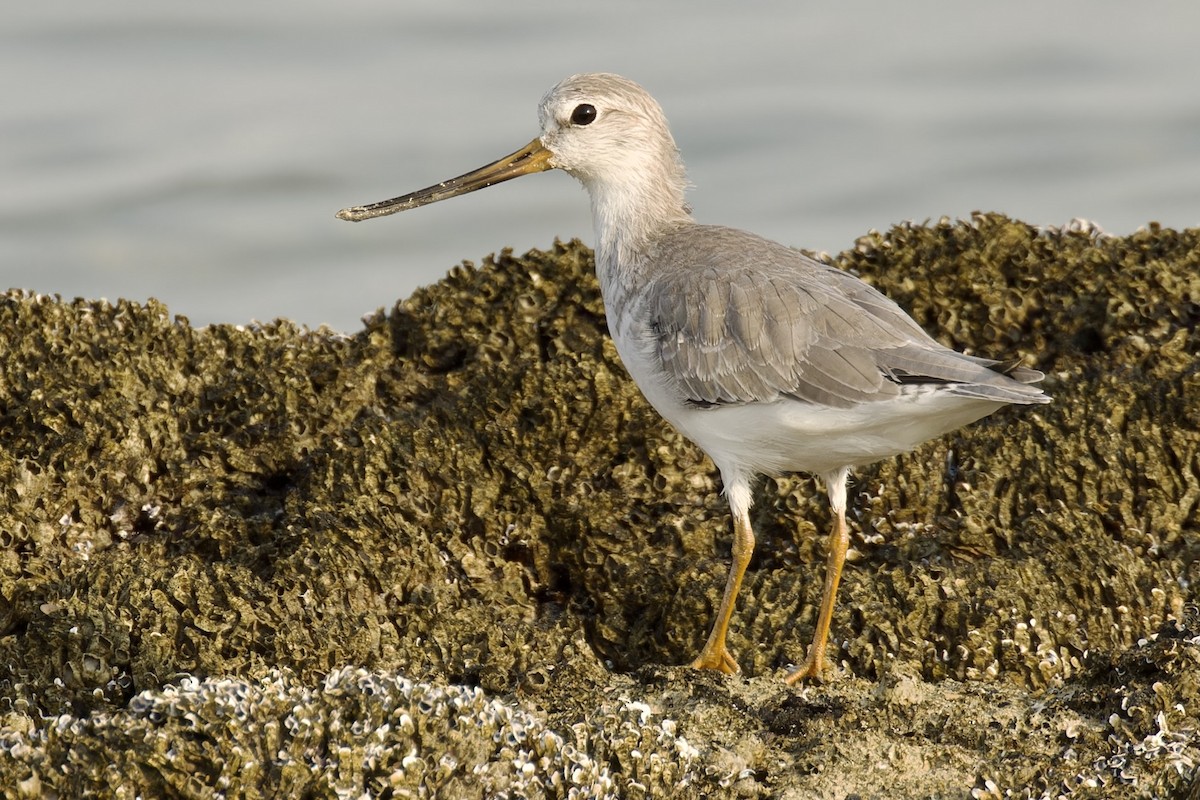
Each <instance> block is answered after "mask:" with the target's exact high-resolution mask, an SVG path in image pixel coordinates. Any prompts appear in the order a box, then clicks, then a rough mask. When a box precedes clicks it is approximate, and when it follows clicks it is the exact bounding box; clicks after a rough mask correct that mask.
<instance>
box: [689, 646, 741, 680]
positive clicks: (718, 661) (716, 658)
mask: <svg viewBox="0 0 1200 800" xmlns="http://www.w3.org/2000/svg"><path fill="white" fill-rule="evenodd" d="M691 667H692V669H715V670H719V671H721V672H724V673H725V674H726V675H736V674H737V673H738V672H740V670H739V668H738V664H737V662H736V661H734V660H733V656H732V655H730V653H729V650H728V649H726V647H725V645H723V644H722V645H721V646H720V647H709V646H707V645H705V647H704V649H703V650H702V651H700V655H698V656H697V657H696V660H695V661H693V662H692V663H691Z"/></svg>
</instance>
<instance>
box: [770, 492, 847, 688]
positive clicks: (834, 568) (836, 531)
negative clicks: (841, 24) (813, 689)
mask: <svg viewBox="0 0 1200 800" xmlns="http://www.w3.org/2000/svg"><path fill="white" fill-rule="evenodd" d="M847 475H848V470H839V471H838V472H836V473H832V474H830V475H828V476H826V478H825V482H826V486H827V490H828V492H829V506H830V509H831V510H832V511H833V530H831V531H830V532H829V558H828V560H827V561H826V563H825V589H824V592H823V593H822V595H821V613H820V614H819V615H818V616H817V629H816V630H815V631H814V632H813V642H812V646H811V647H810V648H809V649H808V658H807V659H805V661H804V664H803V665H802V666H801V667H800V668H799V669H797V670H796V671H794V672H792V673H790V674H789V675H788V676H787V677H786V678H784V681H785V682H786V683H789V684H792V683H795V682H796V681H799V680H803V679H805V678H819V677H821V672H822V671H824V669H825V645H826V643H827V642H828V640H829V625H830V623H831V622H832V621H833V606H834V602H835V601H836V600H837V589H838V582H839V581H840V580H841V578H842V565H843V564H845V563H846V549H847V548H848V547H849V546H850V530H849V528H847V527H846V478H847Z"/></svg>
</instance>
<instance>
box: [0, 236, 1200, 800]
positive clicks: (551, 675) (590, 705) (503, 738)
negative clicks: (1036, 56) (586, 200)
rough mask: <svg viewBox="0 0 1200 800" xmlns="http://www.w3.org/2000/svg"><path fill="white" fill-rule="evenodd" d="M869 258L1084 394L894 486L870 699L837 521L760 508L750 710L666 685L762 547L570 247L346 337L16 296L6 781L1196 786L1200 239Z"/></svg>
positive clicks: (1095, 239) (1030, 242) (802, 502)
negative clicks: (823, 599) (627, 364)
mask: <svg viewBox="0 0 1200 800" xmlns="http://www.w3.org/2000/svg"><path fill="white" fill-rule="evenodd" d="M839 263H840V265H841V266H843V267H846V268H849V269H853V270H855V271H856V272H857V273H859V274H860V275H862V276H863V277H864V278H865V279H866V280H869V281H871V282H872V283H874V284H876V285H878V286H879V287H880V288H882V289H883V290H884V291H886V292H887V293H888V294H889V295H890V296H892V297H893V298H895V299H896V300H897V301H898V302H900V303H901V305H903V306H905V307H906V308H908V309H910V310H911V311H912V313H913V314H914V316H915V317H916V318H917V320H918V321H919V322H921V323H922V324H923V325H925V326H926V327H927V328H929V329H930V330H932V331H933V332H935V334H936V335H937V336H938V337H939V338H941V339H942V340H943V341H945V342H947V343H948V344H951V345H953V346H955V347H957V348H965V349H969V350H971V351H972V352H976V353H979V354H982V355H995V356H998V357H1004V358H1008V357H1022V358H1024V360H1025V362H1026V363H1028V364H1030V365H1032V366H1036V367H1037V368H1039V369H1042V370H1044V371H1045V372H1046V373H1047V378H1046V381H1045V386H1046V388H1047V390H1048V391H1049V392H1050V393H1051V394H1052V395H1053V397H1054V403H1053V404H1051V405H1049V406H1043V407H1038V408H1036V409H1035V408H1023V409H1009V410H1006V411H1002V412H1000V413H998V414H996V415H995V416H993V417H991V418H989V419H987V420H984V421H982V422H980V423H977V424H975V425H973V426H971V427H969V428H967V429H965V430H963V431H960V432H957V433H955V434H953V435H950V436H948V437H946V438H944V439H942V440H939V441H935V442H931V443H928V444H927V445H925V446H923V447H921V448H920V449H918V450H917V451H915V452H914V453H912V454H909V455H906V456H904V457H901V458H898V459H894V460H891V461H887V462H884V463H882V464H880V465H877V466H874V467H871V468H868V469H865V470H862V471H861V472H860V473H859V475H858V476H857V479H856V482H855V483H854V485H853V486H852V508H853V514H854V517H855V525H854V528H855V534H854V535H855V537H856V540H855V542H854V551H855V552H854V555H855V558H856V560H855V561H854V563H853V564H852V565H851V566H850V567H848V569H847V572H846V574H845V576H844V579H843V587H842V589H841V592H840V593H839V597H838V610H837V613H836V614H835V617H834V624H833V637H834V639H833V643H832V645H833V646H832V647H831V650H832V653H833V655H834V657H835V659H836V661H837V662H838V669H837V670H836V671H835V673H834V676H833V677H832V680H831V681H830V682H829V683H828V684H827V685H822V686H810V687H804V688H796V689H793V688H789V687H786V686H784V685H783V684H782V683H781V682H780V681H779V680H778V678H779V676H780V675H781V674H782V672H781V669H782V668H783V667H784V666H786V665H787V664H788V663H790V662H796V661H798V660H799V659H800V657H801V656H802V655H803V645H804V643H805V642H806V641H807V640H808V638H809V636H810V635H811V631H812V626H813V624H814V621H815V613H816V604H817V602H818V601H819V597H820V592H821V577H822V572H821V569H822V566H823V554H822V552H821V544H822V542H823V539H824V535H823V532H824V530H825V529H826V526H827V525H828V522H829V515H828V511H827V509H826V508H825V505H824V502H823V500H822V499H821V496H820V495H819V493H817V492H815V491H814V487H813V484H812V481H811V480H810V479H808V478H805V477H802V476H799V477H796V476H785V477H781V478H777V479H769V480H767V481H765V482H764V486H763V487H762V488H761V490H760V491H759V494H758V506H757V508H756V510H755V515H756V518H755V530H756V531H757V532H758V534H759V537H760V539H759V547H758V549H757V552H756V554H755V560H754V561H753V562H752V564H751V567H750V570H749V572H748V574H747V578H746V584H745V586H744V588H743V592H742V595H741V601H740V604H739V608H738V610H737V613H736V614H735V617H734V627H733V630H732V631H731V635H730V643H731V645H732V646H733V647H734V648H735V652H736V654H737V656H738V660H739V662H740V663H741V665H742V667H743V669H744V670H745V673H744V677H735V678H726V677H724V676H718V675H711V674H705V673H697V672H694V671H691V670H689V669H686V668H677V667H665V666H661V665H665V664H681V663H686V661H687V660H688V659H689V658H690V657H691V655H693V654H694V651H695V650H696V649H697V648H698V647H699V645H700V643H701V642H702V641H703V638H704V636H705V635H706V633H707V625H708V623H709V621H710V618H711V615H712V612H713V609H714V607H715V605H716V603H717V602H718V600H719V597H720V592H721V588H722V584H723V580H724V574H725V571H726V569H727V559H728V550H729V539H730V531H729V522H728V512H727V508H726V506H725V503H724V500H723V499H722V498H721V497H720V496H719V494H718V492H719V489H720V485H719V480H718V478H717V477H716V475H715V472H714V470H713V468H712V466H711V464H709V462H708V461H707V460H706V459H705V458H704V457H703V454H702V453H700V452H699V451H698V450H697V449H696V448H695V447H693V446H692V445H690V444H689V443H687V442H686V441H685V440H683V439H682V438H681V437H680V436H679V435H678V434H676V433H675V432H674V431H672V430H671V429H670V428H669V427H668V426H666V425H665V424H664V423H663V422H662V421H661V420H660V419H659V418H658V417H657V416H656V415H655V414H654V413H653V411H651V410H650V409H649V408H648V407H647V406H646V405H645V403H644V401H643V400H642V399H641V397H640V395H639V394H638V392H637V389H636V388H635V387H634V386H633V384H632V383H631V381H630V380H629V379H628V377H627V376H626V375H625V372H624V370H623V368H622V367H621V366H620V362H619V359H618V358H617V357H616V354H615V351H614V349H613V347H612V345H611V343H610V342H609V340H608V339H607V337H606V335H605V325H604V316H603V310H602V307H601V303H600V299H599V296H598V292H597V289H596V284H595V279H594V277H593V275H592V272H591V254H590V252H589V251H588V250H587V249H586V248H584V247H583V246H581V245H579V244H577V243H572V244H569V245H556V247H555V248H554V250H553V251H551V252H537V251H535V252H531V253H529V254H527V255H525V256H522V257H520V258H515V257H513V256H512V255H511V254H509V253H504V254H502V255H501V256H500V257H498V258H497V259H495V260H494V261H493V260H491V259H489V260H488V261H487V262H486V263H485V265H484V266H483V267H482V268H478V269H477V268H474V267H471V266H464V267H461V268H458V269H455V270H454V271H453V272H451V274H450V275H449V276H448V277H447V278H446V279H445V280H444V281H442V282H441V283H439V284H438V285H436V286H433V287H430V288H428V289H424V290H421V291H419V292H417V293H416V294H414V295H413V296H412V297H411V298H409V299H408V300H406V301H404V302H402V303H400V304H398V305H397V306H396V307H395V309H393V310H392V311H391V312H390V313H388V314H386V315H385V314H383V313H379V314H376V315H374V316H373V317H371V318H370V319H368V320H366V322H365V326H364V329H363V330H362V331H360V332H358V333H355V334H353V335H349V336H344V335H340V334H337V333H333V332H331V331H328V330H318V331H309V330H305V329H301V328H298V327H297V326H295V325H292V324H290V323H287V322H275V323H271V324H267V325H254V326H247V327H234V326H212V327H209V328H205V329H200V330H197V329H193V328H192V327H191V326H190V325H188V323H187V321H186V320H184V319H179V318H171V317H170V315H169V314H168V313H167V310H166V309H165V308H164V307H163V306H162V305H161V304H159V303H157V302H154V301H150V302H149V303H147V304H145V305H139V304H136V303H131V302H127V301H120V302H118V303H117V304H115V305H111V304H108V303H104V302H87V301H80V300H76V301H74V302H65V301H62V300H61V299H58V298H48V297H42V296H36V295H32V294H27V293H22V292H9V293H8V294H7V295H4V296H2V297H0V789H2V790H3V792H4V793H5V796H6V797H23V796H28V797H38V796H43V795H50V794H57V795H58V796H62V797H66V796H75V795H78V794H82V793H87V792H98V793H105V792H107V793H109V794H112V795H113V796H118V797H134V796H136V795H139V794H143V795H163V794H166V795H173V796H188V797H198V796H206V795H210V794H217V793H224V794H225V795H227V796H272V795H274V796H297V795H308V796H314V797H326V796H328V797H333V796H357V795H359V794H362V793H367V794H374V795H380V796H391V797H407V796H412V797H421V796H429V797H432V796H447V797H449V796H454V797H463V796H465V797H470V796H480V797H482V796H504V795H508V796H512V797H517V796H522V797H567V796H596V795H604V794H606V793H609V794H613V795H615V796H624V797H628V796H683V794H682V793H688V794H694V795H703V796H713V797H721V796H727V797H733V796H755V795H765V794H770V795H775V796H784V797H787V796H792V797H808V796H837V797H844V796H846V795H849V794H859V795H863V796H871V795H880V796H891V797H909V796H922V797H924V796H930V795H935V796H971V795H973V796H976V797H993V796H994V797H1001V796H1008V795H1009V794H1015V795H1017V796H1060V795H1064V796H1071V795H1079V796H1089V797H1091V796H1111V797H1128V796H1138V795H1141V796H1147V797H1149V796H1169V795H1170V794H1171V793H1173V792H1183V791H1185V790H1186V788H1187V787H1189V786H1193V787H1194V786H1195V785H1196V782H1197V781H1200V777H1198V764H1200V724H1198V723H1197V721H1196V720H1197V719H1200V678H1198V677H1197V676H1200V608H1198V605H1197V603H1198V597H1197V589H1196V587H1197V585H1200V558H1198V556H1200V519H1198V517H1200V369H1198V363H1200V362H1198V360H1197V359H1198V356H1197V353H1198V352H1200V332H1198V331H1197V324H1198V323H1200V231H1182V232H1177V231H1171V230H1162V229H1159V228H1157V227H1154V226H1151V227H1150V228H1149V229H1147V230H1145V231H1142V232H1139V233H1137V234H1134V235H1133V236H1129V237H1123V238H1116V237H1108V236H1105V235H1103V234H1101V233H1100V232H1099V231H1098V230H1096V229H1095V228H1093V227H1091V226H1088V225H1086V224H1077V225H1073V226H1070V227H1068V228H1067V229H1062V230H1055V229H1037V228H1034V227H1031V226H1028V225H1025V224H1023V223H1019V222H1014V221H1012V220H1009V219H1006V218H1004V217H1001V216H995V215H978V216H976V217H974V218H973V219H971V220H969V221H967V222H949V221H941V222H939V223H936V224H932V225H906V226H901V227H898V228H896V229H894V230H892V231H890V232H888V233H887V234H877V233H872V234H870V235H868V236H865V237H863V238H862V239H861V240H860V241H859V242H858V243H857V246H856V247H855V248H854V249H853V250H851V251H849V252H847V253H845V254H843V255H842V256H841V257H840V259H839Z"/></svg>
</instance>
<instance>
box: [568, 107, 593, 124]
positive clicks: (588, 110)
mask: <svg viewBox="0 0 1200 800" xmlns="http://www.w3.org/2000/svg"><path fill="white" fill-rule="evenodd" d="M595 119H596V107H595V106H593V105H590V104H588V103H580V104H579V105H577V106H575V110H574V111H572V112H571V124H572V125H591V124H592V122H593V121H594V120H595Z"/></svg>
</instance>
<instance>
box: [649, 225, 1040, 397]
mask: <svg viewBox="0 0 1200 800" xmlns="http://www.w3.org/2000/svg"><path fill="white" fill-rule="evenodd" d="M652 257H653V259H654V263H655V265H656V272H657V276H656V277H655V278H654V280H653V281H652V282H651V284H650V285H649V287H648V292H647V295H646V302H647V306H648V308H647V311H648V312H649V313H650V321H651V332H652V335H653V336H654V338H655V345H656V347H657V353H658V356H659V358H660V361H661V364H662V366H663V370H664V372H665V373H666V375H667V376H668V377H669V378H670V379H671V380H672V381H673V382H674V383H675V384H676V386H677V387H678V390H679V391H680V393H681V394H682V395H683V397H684V398H685V399H686V400H688V401H690V402H693V403H695V404H697V405H721V404H732V403H748V402H770V401H772V400H776V399H778V398H780V397H785V396H786V397H794V398H797V399H799V400H803V401H807V402H811V403H815V404H820V405H826V406H832V407H835V408H845V407H849V406H853V405H857V404H860V403H869V402H872V401H878V400H884V399H888V398H892V397H895V396H896V395H897V394H899V392H900V390H901V386H902V385H903V384H905V383H913V382H936V383H948V384H954V385H955V389H956V391H957V390H958V389H959V388H961V389H962V390H963V391H962V392H961V393H963V394H970V395H973V396H983V397H989V398H991V399H997V400H1002V401H1006V402H1031V399H1028V398H1027V397H1026V395H1028V396H1029V397H1032V396H1035V395H1040V394H1041V393H1040V391H1039V390H1037V389H1033V388H1032V387H1024V386H1021V384H1020V383H1018V382H1017V381H1014V380H1012V379H1011V378H1008V377H1007V376H1005V375H1003V374H1001V373H1000V372H997V371H995V370H993V369H992V367H993V366H994V365H995V364H996V363H997V362H994V361H989V360H987V359H981V358H975V357H972V356H966V355H963V354H961V353H957V352H955V351H953V350H950V349H949V348H947V347H944V346H943V345H940V344H938V343H937V342H936V341H935V340H933V339H932V338H931V337H930V336H929V335H928V334H926V333H925V332H924V331H923V330H922V329H921V328H920V326H919V325H917V324H916V322H914V321H913V320H912V319H911V318H910V317H909V316H908V315H907V314H905V313H904V311H903V310H902V309H901V308H900V307H899V306H897V305H896V304H895V303H893V302H892V301H891V300H889V299H888V298H887V297H885V296H884V295H882V294H880V293H879V292H878V291H876V290H875V289H874V288H872V287H870V286H869V285H867V284H866V283H863V282H862V281H860V280H858V279H857V278H855V277H854V276H852V275H849V274H848V273H845V272H842V271H840V270H837V269H835V268H832V267H829V266H826V265H824V264H821V263H819V262H817V261H814V260H813V259H810V258H808V257H807V256H804V255H803V254H802V253H800V252H799V251H796V250H791V249H789V248H785V247H783V246H782V245H776V244H775V243H773V242H770V241H768V240H765V239H760V238H759V237H756V236H753V235H751V234H745V233H743V232H741V231H735V230H731V229H726V228H710V227H707V226H695V227H693V228H690V229H688V236H687V238H686V239H685V240H683V241H674V240H672V239H670V238H667V239H665V240H664V241H663V242H661V243H660V244H659V247H658V249H657V250H656V251H655V252H654V253H653V254H652ZM1029 372H1030V373H1032V372H1033V371H1032V370H1031V371H1029ZM1034 379H1035V378H1034ZM976 387H977V388H976ZM1013 387H1018V388H1017V389H1014V388H1013ZM1034 402H1036V401H1034Z"/></svg>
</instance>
